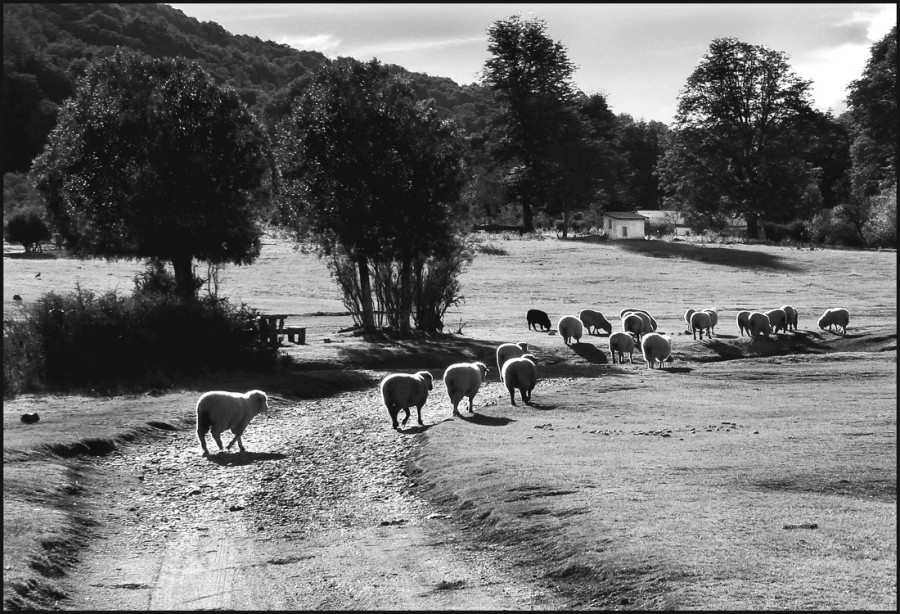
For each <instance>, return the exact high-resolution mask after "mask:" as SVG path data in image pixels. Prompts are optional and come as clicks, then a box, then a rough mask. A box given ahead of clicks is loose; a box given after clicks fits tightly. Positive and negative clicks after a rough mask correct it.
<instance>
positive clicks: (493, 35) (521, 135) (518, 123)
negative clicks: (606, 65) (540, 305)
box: [482, 15, 576, 232]
mask: <svg viewBox="0 0 900 614" xmlns="http://www.w3.org/2000/svg"><path fill="white" fill-rule="evenodd" d="M546 30H547V24H546V22H544V21H543V20H542V19H537V18H535V19H523V18H522V17H520V16H518V15H514V16H512V17H509V18H507V19H501V20H498V21H495V22H494V23H493V24H492V25H491V26H490V28H488V41H489V42H488V51H489V52H490V54H491V57H490V58H489V59H488V60H487V61H486V62H485V65H484V70H483V71H482V82H483V84H484V85H486V86H488V87H490V88H491V89H492V90H493V91H494V93H495V96H496V98H497V101H498V103H499V108H498V110H497V112H496V113H495V114H494V115H493V117H492V118H491V122H490V123H491V127H492V131H493V139H494V142H495V149H494V151H493V155H494V158H495V161H496V163H497V164H498V165H503V166H505V167H506V168H508V169H509V171H510V172H509V175H508V177H509V185H510V187H511V194H512V196H514V197H515V198H517V199H518V200H519V201H520V202H521V204H522V225H523V226H524V228H525V230H526V231H528V232H530V231H533V230H534V221H533V207H534V205H535V204H537V203H540V202H541V201H542V200H544V199H545V198H546V197H547V195H548V194H549V192H550V188H551V185H550V181H549V178H550V177H551V171H552V168H553V164H552V163H551V161H550V160H549V159H548V158H549V156H550V154H549V152H550V150H551V147H552V144H553V143H554V142H555V141H556V139H557V137H558V136H559V134H560V128H561V126H562V125H564V124H565V123H566V121H567V120H566V117H567V115H566V108H567V107H569V106H570V105H572V104H573V99H574V96H575V94H576V90H575V88H574V86H573V85H572V74H573V73H574V71H575V65H574V64H573V63H572V62H571V61H570V60H569V57H568V53H567V51H566V48H565V47H564V46H563V45H562V44H561V43H558V42H556V41H554V40H552V39H551V38H550V37H549V36H547V33H546Z"/></svg>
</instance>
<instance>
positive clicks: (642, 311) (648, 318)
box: [619, 309, 659, 333]
mask: <svg viewBox="0 0 900 614" xmlns="http://www.w3.org/2000/svg"><path fill="white" fill-rule="evenodd" d="M628 313H637V314H644V316H646V318H643V319H645V320H646V321H648V322H649V323H650V330H648V331H646V332H648V333H650V332H656V329H657V328H658V326H659V325H658V324H657V322H656V319H655V318H654V317H653V316H652V315H650V312H649V311H647V310H646V309H623V310H622V311H620V312H619V317H620V318H624V317H625V314H628Z"/></svg>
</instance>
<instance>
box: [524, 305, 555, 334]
mask: <svg viewBox="0 0 900 614" xmlns="http://www.w3.org/2000/svg"><path fill="white" fill-rule="evenodd" d="M525 319H526V320H527V321H528V330H532V329H533V330H537V327H538V326H540V327H541V331H548V330H550V327H551V326H553V325H552V324H551V323H550V316H548V315H547V312H546V311H541V310H540V309H529V310H528V312H527V313H526V314H525Z"/></svg>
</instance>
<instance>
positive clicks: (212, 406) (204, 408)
mask: <svg viewBox="0 0 900 614" xmlns="http://www.w3.org/2000/svg"><path fill="white" fill-rule="evenodd" d="M268 408H269V397H268V396H266V393H265V392H263V391H262V390H251V391H249V392H245V393H243V394H241V393H240V392H224V391H221V390H213V391H211V392H206V393H204V394H203V395H202V396H201V397H200V400H198V401H197V439H199V440H200V446H201V447H202V448H203V455H204V456H208V455H209V450H208V449H207V448H206V433H207V432H208V431H210V430H212V437H213V439H214V440H215V442H216V445H218V446H219V451H222V439H221V438H220V435H221V434H222V433H223V432H225V431H227V430H228V429H231V432H232V433H233V434H234V439H232V440H231V443H229V444H228V446H227V449H229V450H230V449H231V446H233V445H234V442H235V441H236V442H237V444H238V448H239V449H240V451H241V452H244V451H245V450H244V441H243V439H242V436H243V434H244V430H245V429H246V428H247V425H248V424H250V421H251V420H253V418H254V416H256V415H257V414H258V413H260V412H263V411H265V410H267V409H268Z"/></svg>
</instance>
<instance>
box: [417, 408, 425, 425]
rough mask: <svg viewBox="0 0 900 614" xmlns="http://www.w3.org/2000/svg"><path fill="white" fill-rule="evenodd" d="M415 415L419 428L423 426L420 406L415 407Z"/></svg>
mask: <svg viewBox="0 0 900 614" xmlns="http://www.w3.org/2000/svg"><path fill="white" fill-rule="evenodd" d="M416 414H418V416H417V417H418V419H419V426H425V425H424V424H423V423H422V405H416Z"/></svg>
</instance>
